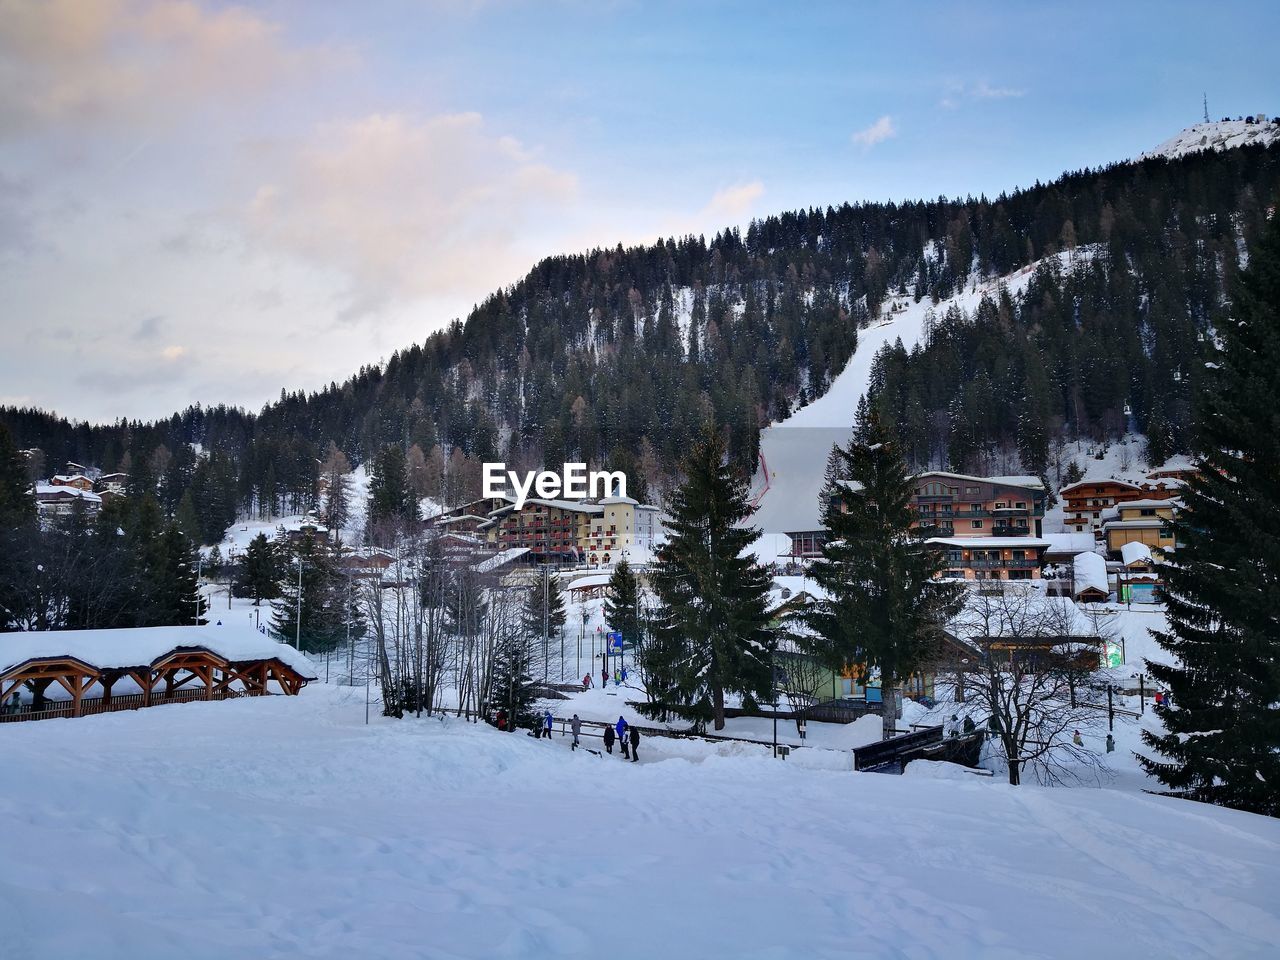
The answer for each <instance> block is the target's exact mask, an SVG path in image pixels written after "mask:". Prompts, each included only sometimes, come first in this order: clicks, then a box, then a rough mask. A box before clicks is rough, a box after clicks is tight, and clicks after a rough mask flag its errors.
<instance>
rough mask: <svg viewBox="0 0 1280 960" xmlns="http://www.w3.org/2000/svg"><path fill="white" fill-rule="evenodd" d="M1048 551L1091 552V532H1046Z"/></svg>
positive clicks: (1058, 552)
mask: <svg viewBox="0 0 1280 960" xmlns="http://www.w3.org/2000/svg"><path fill="white" fill-rule="evenodd" d="M1044 539H1045V540H1047V541H1049V549H1048V551H1047V552H1048V553H1056V554H1077V553H1089V552H1092V550H1093V548H1094V544H1095V540H1094V536H1093V534H1092V533H1046V534H1045V535H1044Z"/></svg>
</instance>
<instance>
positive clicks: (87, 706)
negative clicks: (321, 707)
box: [0, 687, 270, 723]
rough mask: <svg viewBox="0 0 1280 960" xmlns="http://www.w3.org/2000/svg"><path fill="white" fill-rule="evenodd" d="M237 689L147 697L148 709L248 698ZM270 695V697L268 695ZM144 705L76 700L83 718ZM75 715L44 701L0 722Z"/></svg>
mask: <svg viewBox="0 0 1280 960" xmlns="http://www.w3.org/2000/svg"><path fill="white" fill-rule="evenodd" d="M251 695H252V694H248V693H244V692H242V691H239V690H218V691H215V692H214V694H213V696H212V698H209V697H208V691H206V690H205V689H204V688H203V687H199V688H192V689H189V690H175V691H173V693H169V694H165V693H163V692H155V693H152V694H151V704H150V705H151V706H153V707H158V706H160V705H161V704H165V703H187V702H189V701H191V700H205V699H213V700H231V699H234V698H236V697H245V696H251ZM268 695H269V696H270V694H268ZM144 706H147V704H146V696H145V695H144V694H141V693H124V694H117V695H115V696H113V697H112V698H111V699H110V700H104V699H103V698H102V697H85V698H84V699H83V700H81V701H80V716H82V717H87V716H89V715H90V714H94V713H115V712H116V711H117V710H139V709H141V708H142V707H144ZM72 716H75V704H74V703H73V702H72V701H70V700H46V701H45V703H44V706H43V707H41V708H40V709H39V710H32V709H31V706H30V704H24V705H23V709H22V710H18V711H17V712H11V711H4V712H0V723H17V722H20V721H22V720H50V719H53V718H54V717H72Z"/></svg>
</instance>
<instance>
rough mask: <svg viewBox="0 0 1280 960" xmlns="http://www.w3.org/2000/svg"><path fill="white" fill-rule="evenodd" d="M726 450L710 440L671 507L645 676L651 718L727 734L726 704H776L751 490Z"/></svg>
mask: <svg viewBox="0 0 1280 960" xmlns="http://www.w3.org/2000/svg"><path fill="white" fill-rule="evenodd" d="M727 460H728V457H727V451H726V449H725V443H724V440H723V439H722V438H721V437H720V436H719V434H717V433H715V432H713V431H711V430H710V429H707V430H704V433H703V436H702V438H701V440H700V441H699V442H698V443H697V444H696V445H695V446H694V449H693V450H692V452H691V453H690V455H689V457H688V459H687V460H686V461H685V463H684V474H685V482H684V484H683V485H682V486H681V487H680V488H679V489H678V490H677V491H676V492H675V494H674V495H673V497H672V502H671V522H670V524H669V525H668V539H667V541H666V542H665V543H664V544H663V545H662V546H661V547H659V549H658V554H657V561H656V564H655V566H654V571H653V587H654V591H655V593H656V594H657V600H658V608H657V610H656V612H655V616H654V619H653V621H652V626H651V632H652V634H653V637H652V640H651V641H650V642H649V643H648V644H646V648H645V656H644V663H643V665H644V667H645V670H646V673H647V675H649V676H651V677H653V678H654V682H653V684H652V685H651V687H650V692H651V695H653V693H654V691H655V690H656V691H659V695H660V696H662V697H663V699H662V700H661V701H656V702H654V703H652V704H650V705H649V706H648V707H647V708H646V709H647V712H649V713H655V714H656V713H662V712H666V711H670V712H674V713H676V714H678V715H680V716H684V717H686V718H688V719H691V720H693V721H694V722H695V723H696V724H697V725H699V726H702V725H705V723H706V722H707V721H708V720H712V721H714V724H715V729H717V730H722V729H724V706H725V696H726V695H729V694H740V695H742V696H743V698H744V699H745V700H746V701H747V702H748V703H750V702H753V701H760V700H767V699H769V696H770V686H771V664H770V656H771V652H772V650H773V646H774V639H775V638H774V634H773V630H772V628H771V626H770V617H769V611H768V593H769V587H770V585H771V578H770V576H769V573H768V571H766V570H765V569H764V568H763V567H761V566H760V564H759V563H757V562H756V560H755V558H754V557H753V556H752V555H751V553H750V547H751V544H752V543H754V542H755V541H756V540H757V539H759V536H760V533H759V531H758V530H756V529H754V528H751V527H747V526H744V525H743V524H744V521H746V519H747V518H748V517H749V516H750V515H751V507H750V505H749V504H748V501H747V497H748V480H747V478H746V476H745V475H743V474H742V473H740V472H738V471H735V470H733V469H732V468H731V467H730V466H729V464H728V462H727Z"/></svg>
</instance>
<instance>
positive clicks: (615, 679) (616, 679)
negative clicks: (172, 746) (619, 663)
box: [613, 667, 622, 687]
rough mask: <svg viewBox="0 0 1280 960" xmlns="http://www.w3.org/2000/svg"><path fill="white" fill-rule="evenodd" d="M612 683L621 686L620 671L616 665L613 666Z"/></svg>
mask: <svg viewBox="0 0 1280 960" xmlns="http://www.w3.org/2000/svg"><path fill="white" fill-rule="evenodd" d="M613 685H614V686H615V687H620V686H622V671H621V670H619V669H618V668H617V667H614V668H613Z"/></svg>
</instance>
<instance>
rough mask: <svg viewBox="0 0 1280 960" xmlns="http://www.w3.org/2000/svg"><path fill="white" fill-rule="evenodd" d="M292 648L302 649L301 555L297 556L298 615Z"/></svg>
mask: <svg viewBox="0 0 1280 960" xmlns="http://www.w3.org/2000/svg"><path fill="white" fill-rule="evenodd" d="M294 627H295V629H294V633H293V648H294V649H295V650H299V651H300V650H301V649H302V557H301V556H299V557H298V615H297V618H296V622H295V624H294Z"/></svg>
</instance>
